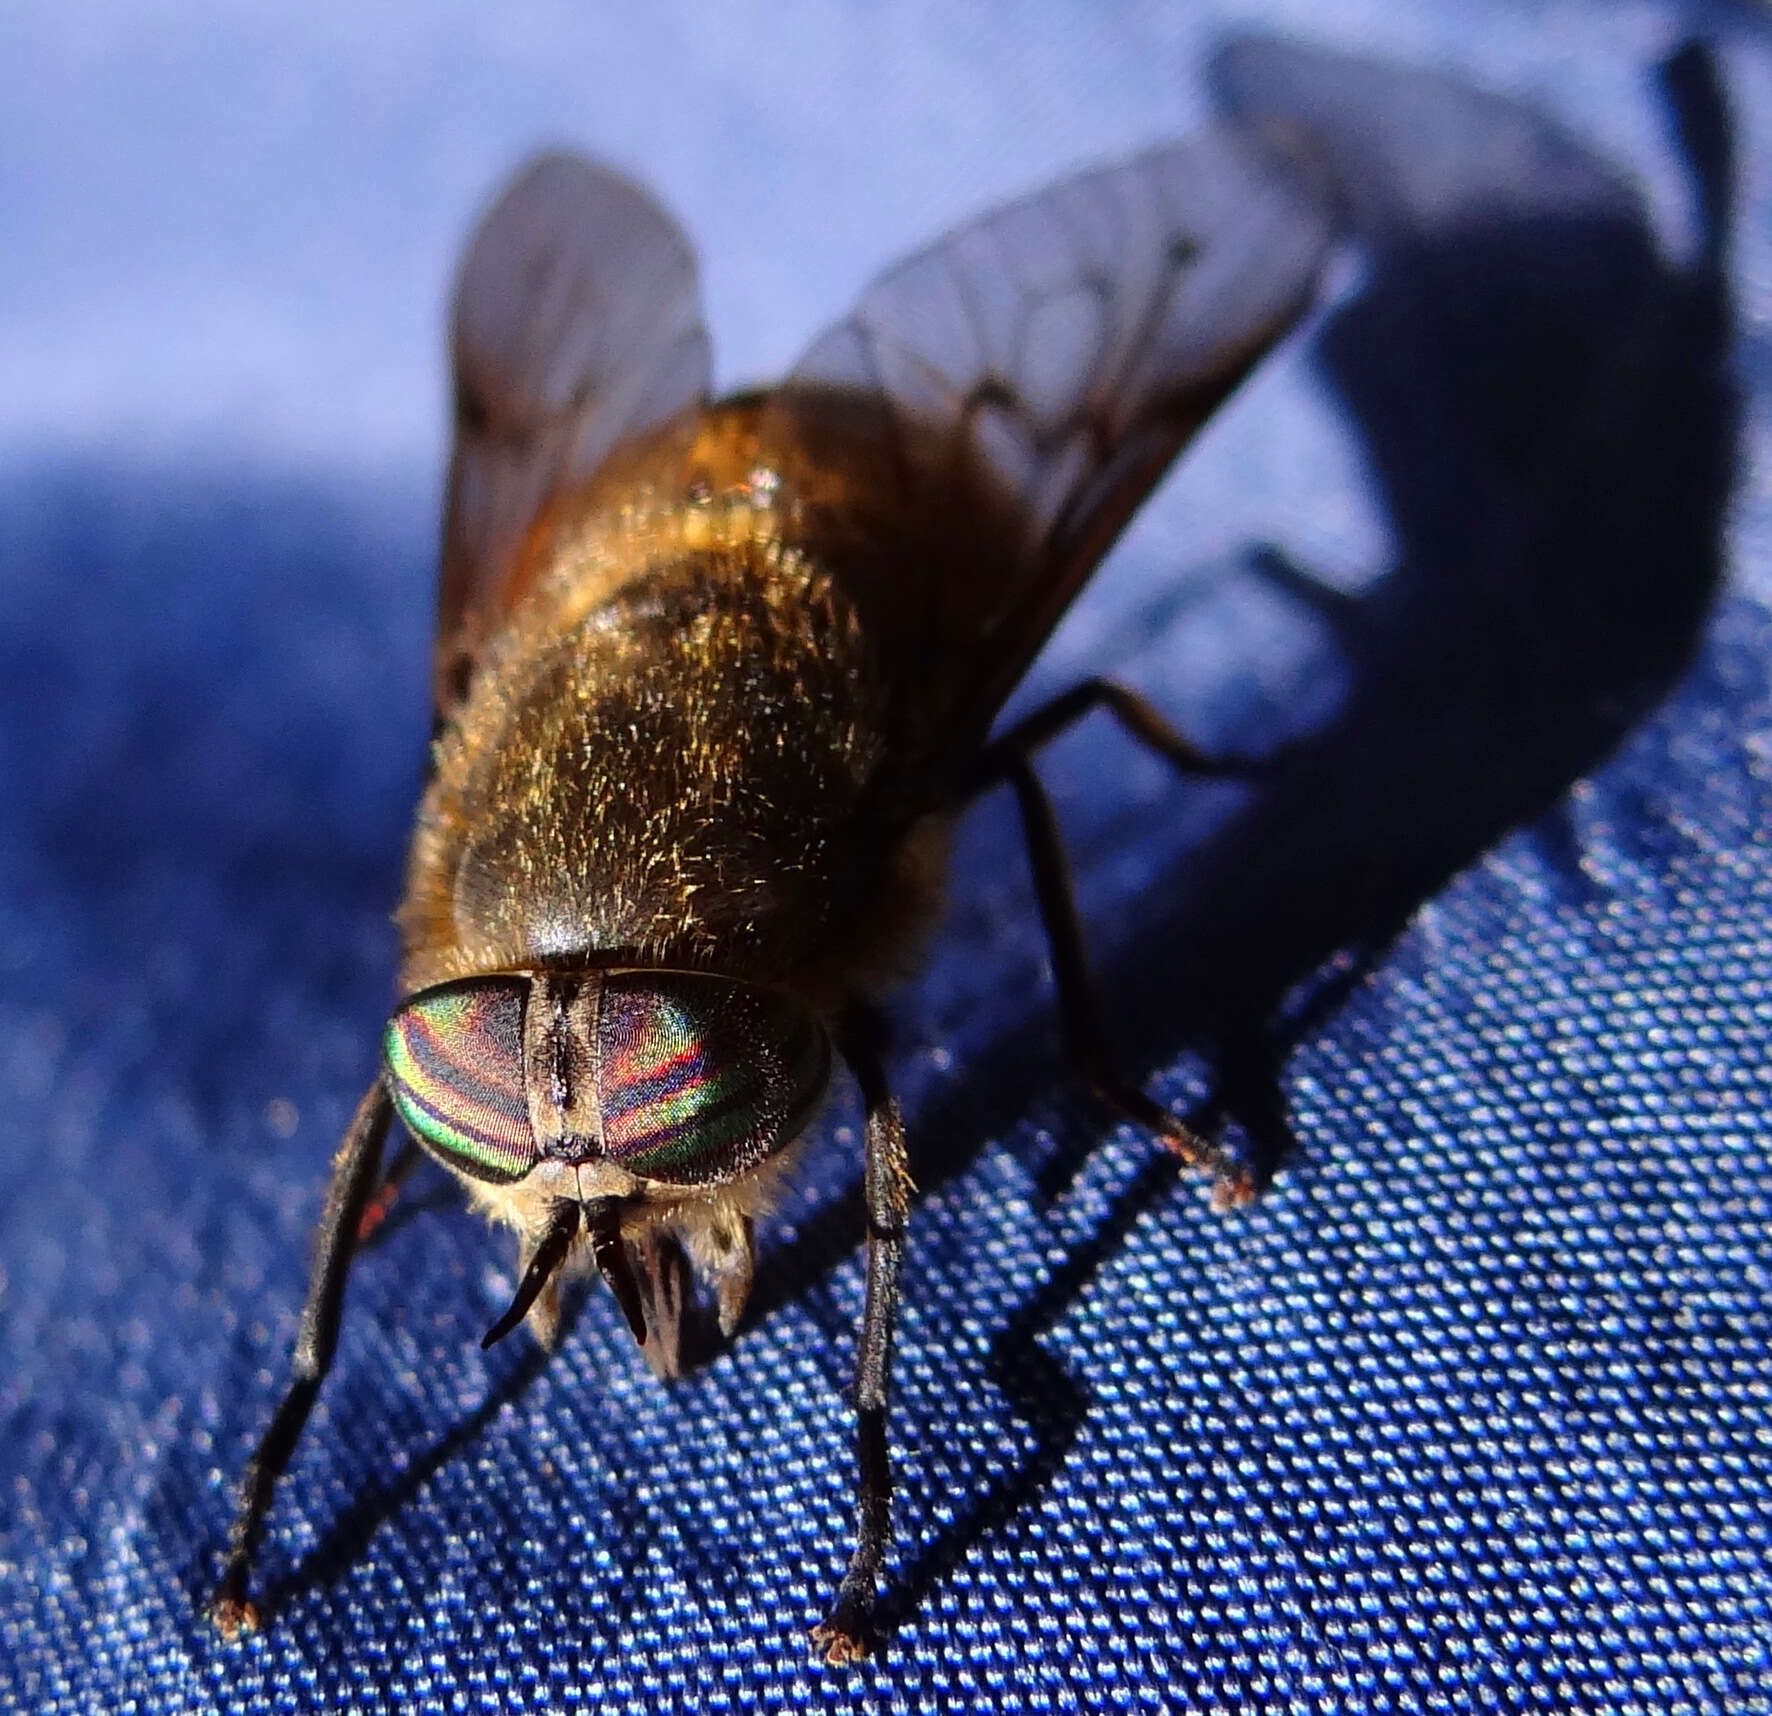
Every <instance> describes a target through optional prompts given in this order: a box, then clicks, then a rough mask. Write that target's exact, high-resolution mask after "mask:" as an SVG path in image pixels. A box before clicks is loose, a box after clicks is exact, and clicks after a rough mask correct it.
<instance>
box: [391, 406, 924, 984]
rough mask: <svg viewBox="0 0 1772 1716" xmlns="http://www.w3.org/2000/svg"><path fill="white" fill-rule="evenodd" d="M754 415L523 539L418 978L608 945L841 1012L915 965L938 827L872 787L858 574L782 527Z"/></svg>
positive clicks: (426, 839) (428, 870)
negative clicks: (846, 996)
mask: <svg viewBox="0 0 1772 1716" xmlns="http://www.w3.org/2000/svg"><path fill="white" fill-rule="evenodd" d="M754 415H755V414H754V411H753V410H752V409H751V408H750V407H748V406H742V405H741V406H731V407H723V408H716V409H715V410H714V411H712V412H709V413H706V414H704V416H703V417H702V418H700V419H699V421H698V422H697V423H695V424H694V425H691V426H683V427H679V428H677V429H675V430H673V431H671V432H669V433H667V434H666V435H665V436H663V437H661V438H659V439H658V440H657V441H655V442H653V443H650V444H648V445H647V446H645V447H642V448H641V449H639V450H638V451H637V453H636V454H634V455H632V456H630V457H629V458H626V459H624V460H622V461H621V462H620V465H619V467H618V468H617V469H615V470H612V471H610V472H608V473H607V474H606V475H605V476H603V477H600V478H599V479H598V481H597V482H596V484H595V485H594V486H593V487H592V488H591V489H590V490H588V491H586V492H585V493H583V494H581V495H579V496H577V497H574V498H573V499H572V500H570V501H569V502H568V503H567V504H566V505H564V506H562V507H561V508H558V509H556V511H555V512H554V513H553V514H552V515H550V516H549V517H548V518H546V519H544V520H543V522H542V523H541V524H540V525H539V526H538V527H537V530H536V531H535V532H534V533H533V534H532V538H531V541H530V543H529V545H528V548H527V549H526V551H525V556H524V559H523V561H522V563H521V565H520V568H519V572H518V575H517V579H516V584H517V587H518V588H519V590H520V594H519V595H518V596H517V598H516V600H515V603H514V606H513V609H512V612H511V615H510V618H509V621H508V623H507V624H506V625H505V626H504V628H503V630H502V631H501V632H500V633H499V634H497V635H496V636H495V637H494V638H492V639H490V640H489V641H488V644H487V647H486V650H485V654H484V657H483V660H482V663H481V665H480V667H479V670H478V672H477V674H476V676H475V678H474V681H473V683H472V685H471V687H470V688H469V691H468V694H467V696H466V698H465V700H464V701H463V703H462V704H461V706H460V708H459V709H458V711H457V712H456V715H455V718H454V720H453V721H452V722H451V724H450V725H449V727H448V728H447V729H446V730H445V732H444V733H443V735H442V736H441V738H440V739H439V741H438V744H437V750H436V757H435V775H434V778H433V779H432V781H431V784H430V786H429V789H428V790H427V792H426V794H425V798H424V802H423V805H422V807H421V811H420V816H419V824H418V831H417V834H416V837H415V840H414V844H413V850H412V857H411V864H410V872H409V877H408V888H407V897H406V903H405V905H404V907H403V908H402V911H401V914H400V923H401V929H402V931H403V934H404V937H405V944H406V957H405V964H404V968H403V971H402V988H403V989H404V990H405V991H406V992H407V993H411V992H412V991H414V990H417V989H420V988H423V987H425V986H427V985H430V984H433V983H438V982H443V981H446V980H449V979H451V978H456V977H462V976H468V975H474V974H481V973H486V972H492V971H501V970H520V969H527V968H535V967H538V966H570V965H572V964H573V963H575V962H577V963H587V962H588V963H607V962H609V961H610V960H611V959H612V958H614V959H622V960H626V961H629V962H631V963H633V964H638V965H656V966H667V967H677V968H703V969H713V970H718V971H721V972H723V973H725V974H727V975H731V976H735V977H743V978H748V979H751V980H753V981H763V982H784V981H791V982H793V983H794V984H795V985H796V986H798V987H800V988H801V989H802V990H803V992H806V993H808V994H809V995H810V996H812V997H815V998H817V999H819V1000H823V1001H826V1002H828V1003H830V1004H834V1003H835V1001H836V1000H837V999H838V995H837V977H838V973H839V972H842V973H844V974H845V975H846V976H847V977H848V979H849V981H850V983H851V985H852V984H853V982H854V977H855V972H856V968H857V967H858V966H859V967H860V968H861V970H862V972H863V973H864V975H865V974H866V973H867V972H868V971H870V970H872V969H876V968H878V969H879V970H880V973H881V975H882V976H884V975H885V974H886V973H887V972H888V971H889V970H891V969H892V968H895V967H896V966H898V965H899V964H901V963H902V957H903V956H902V953H901V952H899V949H900V948H901V947H902V944H903V943H904V940H905V938H906V936H907V934H908V933H909V932H910V931H911V930H912V929H913V927H914V926H915V925H916V924H917V923H918V922H920V921H921V920H923V919H925V918H927V917H928V916H929V915H930V911H931V908H932V905H933V900H934V895H935V892H936V890H937V888H938V885H939V871H940V852H941V844H942V843H941V839H940V834H939V831H938V830H937V829H936V828H934V827H933V826H932V825H930V824H929V823H928V820H927V819H925V821H924V824H923V825H921V826H914V825H912V824H911V823H909V822H907V819H906V818H905V816H904V815H903V814H901V812H900V809H899V807H895V806H891V805H886V804H883V803H881V802H880V801H879V795H878V794H877V793H876V792H875V791H874V790H873V789H874V787H875V785H876V782H877V777H878V773H879V770H880V766H881V764H882V762H883V760H884V753H885V749H886V743H887V734H886V722H887V702H886V686H885V683H884V669H883V664H882V663H881V661H880V660H879V659H878V653H877V647H876V642H875V639H874V638H873V636H872V635H871V633H870V630H869V628H868V627H867V625H866V624H865V623H864V619H863V615H862V613H861V612H860V611H859V610H858V608H857V605H856V602H855V600H854V599H853V596H852V595H851V593H850V592H849V590H848V589H847V588H846V586H845V584H844V583H843V581H842V580H841V579H840V578H839V577H838V576H836V574H835V573H834V571H833V569H832V568H830V567H829V566H828V565H826V564H825V563H823V560H822V558H821V557H817V556H815V554H814V553H813V552H810V551H808V549H806V548H804V547H802V546H799V545H797V544H796V542H795V541H794V540H793V539H792V538H793V536H794V534H795V532H794V530H793V525H794V516H793V515H792V514H791V513H789V512H788V511H787V510H786V508H785V507H784V506H783V505H782V504H780V503H781V501H782V497H783V493H784V488H783V484H782V481H781V477H780V474H779V472H778V470H776V469H775V468H774V467H773V466H770V467H763V466H759V465H758V464H757V462H756V459H755V447H754V437H753V435H752V433H751V428H752V424H753V421H754ZM795 492H796V493H798V492H803V485H802V486H801V489H799V490H796V491H795Z"/></svg>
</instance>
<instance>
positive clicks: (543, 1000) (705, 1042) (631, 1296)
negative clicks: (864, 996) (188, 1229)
mask: <svg viewBox="0 0 1772 1716" xmlns="http://www.w3.org/2000/svg"><path fill="white" fill-rule="evenodd" d="M383 1060H384V1064H385V1068H386V1075H387V1082H388V1088H389V1090H390V1092H391V1094H392V1096H393V1100H394V1106H395V1108H396V1109H397V1111H398V1112H399V1115H400V1118H401V1119H402V1120H403V1121H404V1122H405V1124H406V1126H407V1128H408V1129H409V1130H410V1131H411V1132H412V1134H413V1136H414V1137H415V1138H417V1139H418V1140H419V1141H420V1143H421V1144H423V1146H424V1147H425V1149H426V1150H427V1151H429V1152H430V1154H431V1155H433V1156H435V1157H436V1158H437V1159H438V1160H439V1161H441V1162H442V1163H443V1164H444V1165H445V1166H446V1167H448V1168H449V1169H450V1170H452V1171H453V1172H454V1173H455V1174H457V1175H458V1176H459V1177H460V1178H461V1179H463V1180H464V1181H465V1182H466V1183H467V1184H468V1186H469V1188H470V1189H471V1190H472V1192H473V1193H474V1195H475V1197H476V1199H477V1201H479V1202H480V1203H481V1204H482V1205H484V1206H485V1207H486V1208H487V1209H488V1210H489V1212H491V1213H492V1214H493V1215H495V1216H497V1217H499V1218H500V1219H502V1220H504V1221H505V1222H507V1223H508V1224H509V1225H510V1226H512V1227H514V1228H516V1229H517V1231H518V1233H519V1235H520V1237H521V1240H522V1245H523V1255H522V1259H521V1270H522V1276H523V1280H522V1285H521V1286H520V1288H519V1290H518V1296H517V1302H516V1303H515V1304H514V1305H513V1307H512V1311H511V1313H510V1314H509V1315H508V1316H507V1317H506V1318H504V1319H501V1321H500V1323H499V1324H498V1325H496V1326H495V1329H494V1331H493V1336H492V1337H489V1339H490V1338H496V1336H497V1335H501V1334H503V1333H504V1332H505V1331H506V1329H507V1328H508V1327H510V1326H513V1325H514V1324H515V1322H517V1321H518V1320H520V1319H521V1318H522V1317H523V1316H525V1315H526V1316H527V1318H528V1321H529V1324H530V1327H531V1329H532V1330H533V1331H534V1333H535V1334H536V1335H537V1337H538V1338H540V1339H541V1340H542V1341H543V1342H544V1343H545V1344H551V1343H552V1341H553V1339H554V1338H555V1335H556V1333H557V1329H558V1321H559V1284H560V1281H561V1279H562V1278H563V1277H564V1276H566V1275H568V1274H572V1273H578V1272H582V1271H584V1270H586V1269H591V1268H594V1269H595V1270H596V1271H597V1272H598V1273H600V1274H601V1275H602V1276H603V1278H604V1280H605V1281H607V1282H608V1284H609V1286H610V1287H611V1288H612V1289H613V1291H614V1292H615V1295H616V1298H617V1300H618V1301H619V1302H620V1304H621V1306H622V1309H623V1311H624V1313H625V1314H626V1316H627V1319H628V1322H629V1325H630V1326H631V1327H632V1329H633V1331H634V1335H635V1338H636V1339H638V1340H639V1341H640V1342H641V1343H642V1345H643V1346H644V1348H645V1351H646V1356H647V1358H648V1360H649V1362H650V1363H651V1364H652V1366H653V1368H654V1370H656V1371H658V1372H659V1373H660V1374H661V1375H675V1374H677V1373H678V1372H679V1371H680V1370H681V1369H682V1368H683V1365H684V1362H685V1357H686V1354H685V1350H684V1347H685V1339H686V1336H687V1335H688V1334H689V1329H688V1326H687V1324H686V1320H685V1316H686V1311H687V1309H688V1307H689V1305H690V1303H691V1300H692V1279H691V1278H692V1275H699V1276H700V1277H701V1278H702V1279H703V1280H704V1281H706V1282H707V1283H708V1285H709V1286H710V1288H711V1289H712V1292H713V1296H714V1300H715V1304H716V1306H717V1310H718V1315H719V1322H720V1325H721V1330H722V1332H723V1333H727V1334H730V1333H731V1331H732V1329H733V1327H734V1326H735V1325H736V1323H737V1321H738V1318H739V1316H740V1314H741V1313H742V1311H743V1308H744V1303H745V1299H746V1297H747V1295H748V1293H749V1290H750V1282H751V1271H752V1257H753V1249H752V1237H751V1230H752V1216H753V1213H754V1212H755V1210H756V1208H757V1206H758V1204H759V1203H760V1201H761V1200H762V1198H763V1197H764V1195H765V1193H766V1191H767V1189H768V1186H769V1184H770V1183H771V1181H772V1179H773V1173H774V1170H776V1169H777V1168H779V1166H780V1165H781V1161H782V1152H783V1151H784V1150H785V1149H786V1147H787V1146H788V1145H790V1144H792V1143H793V1142H794V1140H795V1139H796V1138H797V1137H798V1136H799V1134H800V1133H801V1132H802V1131H803V1130H804V1128H805V1127H806V1125H807V1124H808V1122H809V1121H810V1120H811V1118H812V1116H813V1114H814V1112H815V1111H816V1109H817V1106H818V1104H819V1101H820V1099H821V1098H822V1097H823V1095H824V1091H825V1088H826V1086H827V1084H828V1082H829V1079H830V1070H831V1042H830V1037H829V1034H828V1033H827V1031H826V1029H825V1026H824V1024H823V1022H822V1021H821V1020H820V1018H819V1017H818V1016H817V1014H816V1013H815V1012H814V1010H813V1009H812V1008H810V1007H809V1006H807V1005H806V1004H805V1003H804V1002H803V1001H801V1000H800V999H798V998H796V997H795V996H792V995H788V994H785V993H782V992H780V991H777V990H772V989H766V988H762V987H760V986H757V985H754V984H750V983H744V982H739V981H737V980H735V979H731V978H725V977H718V976H713V975H710V974H707V973H702V972H678V971H652V970H634V969H612V970H584V971H571V972H564V971H533V972H511V973H500V974H495V975H490V976H485V977H471V978H465V979H462V980H459V981H456V982H451V983H442V984H438V985H436V986H434V987H432V988H428V989H424V990H421V991H420V992H419V993H417V994H416V995H413V996H412V997H410V998H409V999H408V1000H407V1001H406V1002H405V1003H404V1004H403V1005H402V1006H401V1007H400V1008H399V1009H398V1011H396V1012H395V1014H394V1016H393V1018H392V1019H391V1020H390V1021H389V1023H388V1027H387V1031H386V1033H385V1035H384V1038H383Z"/></svg>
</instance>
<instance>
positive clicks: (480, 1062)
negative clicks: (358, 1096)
mask: <svg viewBox="0 0 1772 1716" xmlns="http://www.w3.org/2000/svg"><path fill="white" fill-rule="evenodd" d="M527 988H528V983H527V980H526V979H523V978H482V979H479V980H475V981H469V982H466V983H452V984H447V985H444V986H443V987H441V988H438V989H432V990H427V991H426V992H425V993H423V994H421V995H419V996H417V997H416V998H415V999H413V1000H412V1001H409V1002H408V1003H407V1004H406V1005H405V1006H404V1007H402V1008H401V1009H400V1010H399V1012H397V1013H396V1014H395V1015H394V1017H393V1018H392V1019H391V1020H389V1022H388V1028H387V1031H386V1033H385V1034H384V1036H383V1038H382V1054H383V1058H384V1060H385V1061H386V1064H387V1069H388V1074H389V1084H390V1085H391V1087H392V1093H393V1098H394V1106H395V1108H396V1109H398V1111H399V1114H400V1118H401V1120H403V1121H404V1122H405V1123H406V1125H407V1126H408V1127H409V1128H410V1129H411V1131H412V1133H413V1135H414V1136H415V1137H416V1138H418V1139H419V1140H420V1141H421V1142H423V1143H425V1144H428V1145H430V1146H431V1147H432V1148H433V1149H435V1150H436V1151H437V1152H438V1153H439V1154H440V1155H441V1156H443V1157H444V1158H445V1159H446V1160H447V1161H448V1163H449V1164H450V1165H451V1166H453V1167H458V1168H460V1169H461V1170H462V1172H464V1173H466V1174H471V1175H472V1176H473V1177H474V1178H475V1179H478V1180H489V1181H492V1182H495V1183H506V1182H509V1181H512V1180H520V1179H521V1178H522V1177H523V1176H524V1175H525V1174H527V1173H528V1172H529V1170H530V1169H531V1168H532V1167H533V1166H534V1165H535V1160H536V1147H535V1136H534V1133H533V1132H532V1131H531V1129H530V1125H529V1109H528V1104H527V1102H526V1100H525V1096H524V1089H523V997H524V994H525V992H526V990H527Z"/></svg>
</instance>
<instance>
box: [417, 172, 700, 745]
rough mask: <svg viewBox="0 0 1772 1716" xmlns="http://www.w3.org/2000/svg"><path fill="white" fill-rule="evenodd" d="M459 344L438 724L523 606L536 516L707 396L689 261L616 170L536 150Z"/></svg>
mask: <svg viewBox="0 0 1772 1716" xmlns="http://www.w3.org/2000/svg"><path fill="white" fill-rule="evenodd" d="M452 346H453V359H454V366H455V449H454V454H453V456H452V458H451V460H450V467H449V490H448V499H447V502H446V507H445V513H444V526H443V571H442V590H441V595H440V599H439V615H438V632H437V657H436V663H435V669H436V700H437V707H438V709H439V711H443V712H446V711H447V710H448V709H449V708H450V707H451V706H452V705H453V704H454V703H455V701H456V700H457V699H458V698H459V697H460V695H461V693H462V691H463V690H465V688H466V685H467V680H468V677H469V675H470V674H471V672H472V669H473V663H474V660H475V657H476V655H477V654H478V652H479V649H480V646H481V645H482V643H483V642H484V641H485V638H486V636H487V634H488V633H489V632H490V630H491V629H492V628H493V627H494V625H495V624H496V622H497V620H498V618H499V616H500V615H502V614H503V613H504V612H505V611H506V609H507V608H508V607H509V605H510V602H511V601H512V599H513V598H514V596H515V595H516V594H517V592H516V590H515V589H514V587H513V574H514V572H515V570H516V568H517V564H518V550H519V549H520V547H521V546H522V543H523V540H524V537H525V535H526V534H527V532H528V530H529V527H530V526H531V525H532V524H533V523H534V522H535V519H536V517H537V515H538V514H539V513H540V512H541V511H542V510H543V508H544V507H545V506H546V505H547V504H548V502H549V501H550V500H551V499H552V498H553V497H554V496H555V495H556V494H558V493H559V492H560V491H561V490H563V489H565V488H567V487H569V486H572V485H574V484H577V483H579V482H580V481H582V480H583V479H585V478H586V477H588V476H590V475H591V473H592V472H593V471H595V469H596V468H597V466H598V465H599V464H600V463H601V462H602V461H603V459H604V458H605V457H606V456H607V455H608V453H609V452H610V451H611V450H612V449H613V448H614V447H616V446H617V445H619V444H620V443H621V442H623V441H625V440H627V439H629V438H631V437H633V436H635V435H638V434H640V433H642V432H644V431H645V430H647V429H650V428H653V427H654V426H656V425H657V424H659V423H662V422H664V421H665V420H666V419H667V418H670V417H672V416H673V415H675V414H676V413H678V412H680V411H682V410H684V409H685V408H687V407H690V406H693V405H696V404H699V403H700V402H701V401H703V400H704V399H705V398H706V395H707V388H708V370H709V348H708V337H707V333H706V331H705V329H704V328H703V327H702V321H701V305H700V293H699V289H698V284H697V277H696V265H695V253H694V251H693V250H692V249H691V248H690V245H689V242H688V240H687V239H686V238H685V237H684V236H683V234H682V232H681V230H680V229H679V228H678V226H677V224H676V222H675V221H673V220H672V219H671V217H670V216H669V215H668V214H666V213H665V212H664V210H663V209H661V208H660V207H659V206H658V204H657V203H655V202H654V201H653V200H652V198H651V197H649V196H648V195H647V194H646V193H645V192H644V191H642V190H640V189H639V188H638V187H636V186H635V185H632V184H630V183H629V182H628V181H627V180H626V179H624V178H622V177H621V176H620V175H618V174H616V173H613V172H611V171H609V170H608V169H607V168H605V167H599V166H597V165H595V164H594V163H592V162H590V161H587V160H585V159H584V158H583V157H581V156H578V155H572V154H547V155H540V156H537V157H536V158H535V159H534V160H533V161H531V162H529V163H528V165H526V166H525V167H523V168H522V169H521V170H520V171H519V172H518V173H517V174H516V176H515V177H514V178H513V179H512V180H511V182H510V184H509V185H508V186H507V187H506V188H505V190H504V192H503V193H502V195H501V196H500V197H499V199H498V201H497V203H495V204H494V205H493V207H492V209H491V211H490V212H489V213H488V214H487V215H486V216H485V218H484V219H483V220H482V221H481V223H480V226H479V228H478V230H477V231H476V232H475V234H474V236H473V239H472V240H471V242H470V243H469V246H468V250H467V253H466V255H465V256H464V257H463V259H462V265H461V272H460V274H459V276H458V277H457V280H456V288H455V314H454V323H453V328H452Z"/></svg>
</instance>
